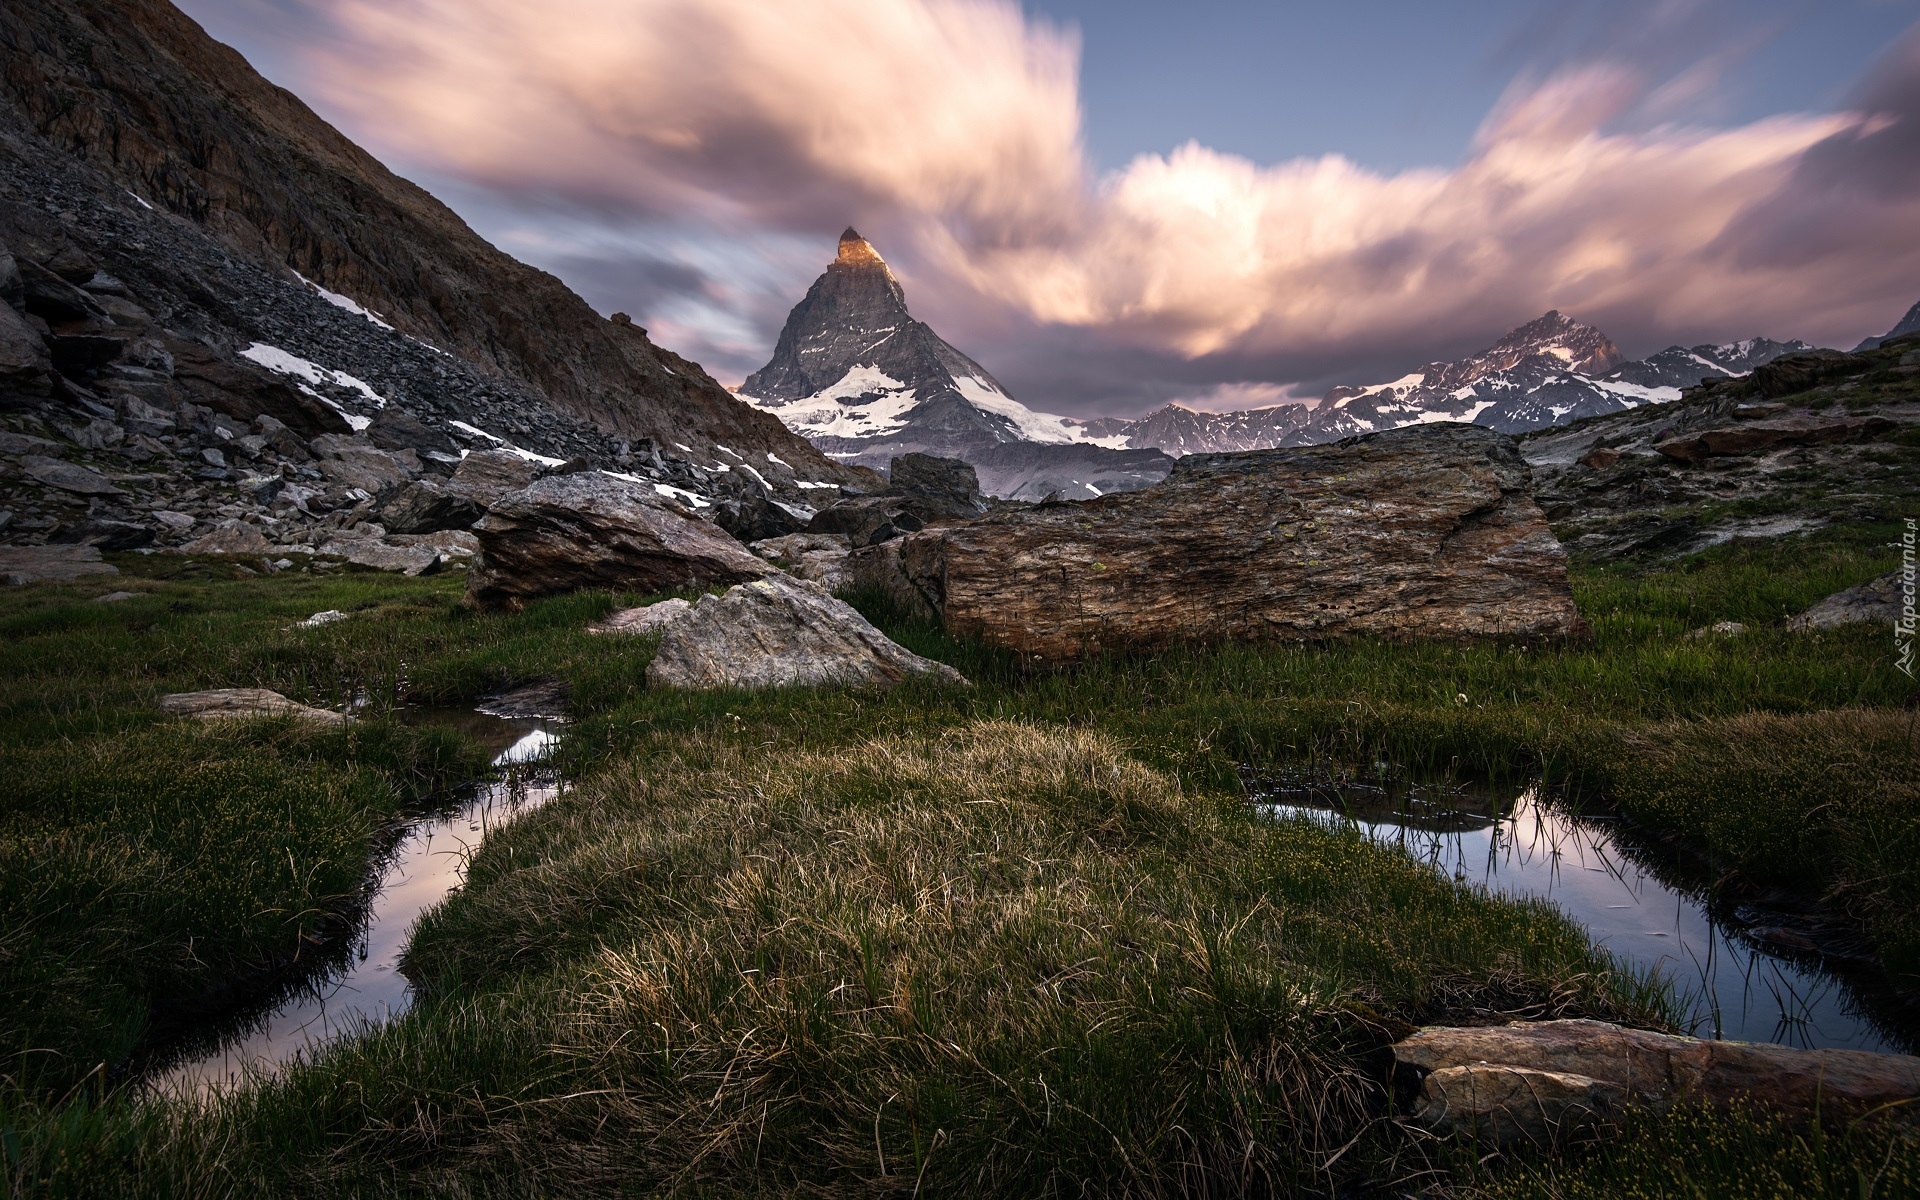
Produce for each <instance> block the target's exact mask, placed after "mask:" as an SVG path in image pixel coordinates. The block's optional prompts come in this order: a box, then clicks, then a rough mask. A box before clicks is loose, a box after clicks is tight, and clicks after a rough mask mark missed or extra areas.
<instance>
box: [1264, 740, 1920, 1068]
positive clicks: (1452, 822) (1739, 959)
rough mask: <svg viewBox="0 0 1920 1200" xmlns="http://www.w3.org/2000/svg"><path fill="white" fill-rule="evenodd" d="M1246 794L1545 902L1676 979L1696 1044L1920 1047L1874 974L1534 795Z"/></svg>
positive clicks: (1289, 788) (1305, 789)
mask: <svg viewBox="0 0 1920 1200" xmlns="http://www.w3.org/2000/svg"><path fill="white" fill-rule="evenodd" d="M1252 790H1253V794H1254V797H1255V801H1256V803H1258V804H1259V805H1260V807H1261V808H1262V809H1263V810H1264V811H1265V812H1267V813H1269V814H1271V815H1273V816H1279V817H1285V816H1303V817H1306V818H1308V819H1311V820H1316V821H1322V822H1326V823H1330V824H1338V825H1348V826H1351V827H1353V828H1356V829H1358V830H1360V831H1361V832H1363V833H1364V834H1366V835H1367V836H1368V837H1369V838H1372V839H1373V840H1375V841H1377V842H1382V843H1386V844H1389V845H1394V846H1399V847H1403V848H1404V849H1405V850H1406V851H1407V852H1408V853H1410V854H1412V855H1413V857H1414V858H1416V859H1418V860H1419V861H1421V862H1424V863H1427V864H1429V865H1431V866H1432V867H1433V868H1434V869H1435V870H1436V871H1439V872H1440V873H1441V874H1442V875H1445V876H1447V877H1448V878H1450V879H1454V880H1457V881H1459V882H1462V883H1469V884H1474V885H1477V886H1480V887H1483V888H1485V889H1486V890H1487V891H1489V892H1491V893H1493V894H1495V895H1500V896H1510V897H1515V898H1521V897H1534V898H1539V899H1543V900H1547V901H1551V902H1552V903H1553V904H1555V905H1556V906H1558V907H1559V909H1560V911H1561V912H1563V913H1565V914H1566V915H1567V916H1568V917H1570V918H1572V919H1573V920H1574V921H1576V922H1578V923H1579V924H1581V925H1582V926H1584V927H1585V928H1586V930H1587V932H1588V934H1589V936H1591V937H1592V939H1593V941H1594V942H1595V943H1596V944H1598V945H1600V946H1603V947H1605V948H1606V949H1607V950H1609V951H1611V952H1612V953H1613V955H1614V956H1615V957H1616V958H1617V959H1619V960H1620V961H1621V962H1622V963H1624V964H1626V965H1628V966H1631V967H1633V968H1636V969H1638V970H1641V971H1646V972H1655V973H1658V974H1659V975H1660V976H1661V977H1662V978H1664V979H1665V980H1667V981H1668V982H1669V983H1671V984H1672V985H1673V988H1674V992H1675V994H1676V995H1677V996H1678V997H1679V999H1680V1000H1681V1002H1682V1004H1683V1007H1684V1009H1685V1011H1686V1014H1687V1017H1686V1024H1687V1025H1688V1027H1689V1028H1690V1030H1691V1032H1692V1033H1694V1034H1695V1035H1696V1036H1699V1037H1707V1038H1725V1039H1728V1040H1733V1041H1745V1042H1779V1043H1782V1044H1785V1045H1791V1046H1798V1047H1804V1048H1810V1049H1827V1048H1833V1049H1849V1050H1877V1051H1888V1052H1894V1053H1900V1054H1912V1053H1915V1052H1916V1050H1917V1049H1920V1038H1917V1037H1916V1036H1915V1033H1916V1030H1915V1028H1914V1022H1913V1015H1912V1012H1911V1010H1910V1009H1908V1007H1907V1006H1906V1005H1903V1004H1902V1003H1901V1002H1900V1001H1899V1000H1897V999H1895V998H1894V997H1892V996H1891V995H1890V994H1889V993H1888V990H1887V989H1886V987H1885V984H1884V982H1883V976H1882V974H1881V973H1880V972H1879V971H1878V970H1877V968H1874V967H1872V966H1868V965H1856V966H1853V967H1851V968H1849V967H1848V965H1847V964H1846V963H1844V962H1836V961H1835V960H1833V959H1831V958H1822V956H1821V955H1820V954H1818V953H1811V952H1809V953H1791V952H1789V953H1775V952H1773V951H1772V949H1771V948H1769V947H1767V946H1766V945H1765V944H1764V941H1763V939H1764V938H1765V937H1768V936H1772V937H1774V938H1775V939H1776V940H1782V941H1787V942H1789V943H1791V942H1792V941H1793V940H1794V938H1795V937H1796V936H1797V935H1796V934H1794V933H1792V932H1791V931H1788V930H1781V929H1779V928H1777V923H1775V922H1772V921H1770V920H1769V917H1770V915H1771V914H1768V913H1767V912H1766V910H1759V911H1758V912H1756V911H1755V910H1752V909H1744V908H1743V909H1736V910H1735V912H1736V913H1738V914H1741V915H1742V916H1749V917H1753V918H1754V919H1753V920H1752V921H1751V922H1749V923H1748V924H1747V925H1745V926H1742V925H1740V924H1738V923H1732V922H1727V921H1724V920H1722V919H1721V918H1720V917H1719V916H1716V915H1715V913H1714V912H1713V910H1712V909H1711V908H1710V907H1709V906H1708V905H1707V904H1706V903H1705V897H1704V894H1703V893H1701V892H1697V891H1694V890H1690V889H1688V888H1686V887H1685V886H1684V885H1682V886H1674V884H1673V883H1672V882H1669V880H1671V879H1673V878H1674V876H1675V875H1676V872H1673V871H1662V872H1658V873H1656V870H1657V868H1656V865H1655V864H1654V863H1653V862H1652V861H1651V857H1652V856H1650V855H1642V854H1640V853H1638V852H1637V851H1636V850H1635V849H1634V848H1633V847H1630V846H1628V845H1626V844H1624V843H1623V841H1622V840H1621V838H1620V837H1618V836H1616V830H1617V828H1618V823H1617V822H1614V821H1606V820H1595V819H1589V818H1583V817H1575V816H1573V815H1572V814H1569V813H1567V812H1566V811H1564V810H1563V809H1561V808H1559V807H1557V806H1555V805H1553V804H1551V803H1547V802H1544V801H1542V799H1541V797H1540V795H1539V792H1538V790H1537V789H1535V788H1528V789H1526V790H1524V791H1522V792H1520V793H1519V794H1518V795H1515V796H1511V797H1500V796H1498V795H1496V794H1494V793H1491V792H1488V791H1485V790H1483V789H1482V790H1475V789H1462V788H1455V787H1447V788H1427V787H1421V786H1419V785H1408V784H1394V785H1391V786H1375V785H1371V784H1366V783H1354V782H1352V781H1348V780H1340V781H1338V782H1337V783H1336V782H1333V781H1331V780H1329V779H1328V777H1326V776H1324V775H1321V776H1319V777H1317V778H1312V777H1307V776H1304V775H1292V776H1283V777H1281V778H1280V779H1279V780H1277V781H1276V780H1271V779H1269V780H1256V781H1254V786H1253V788H1252ZM1663 876H1664V877H1665V878H1663ZM1786 919H1788V920H1792V919H1793V918H1791V917H1788V918H1786ZM1811 948H1812V947H1811V946H1808V947H1807V949H1809V950H1811Z"/></svg>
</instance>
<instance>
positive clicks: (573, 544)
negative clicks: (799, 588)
mask: <svg viewBox="0 0 1920 1200" xmlns="http://www.w3.org/2000/svg"><path fill="white" fill-rule="evenodd" d="M474 532H475V533H476V534H478V535H479V538H480V551H479V553H478V554H477V555H476V556H475V558H474V562H473V567H472V569H471V571H470V573H469V575H468V581H467V602H468V603H470V604H472V605H475V606H477V607H480V608H518V607H519V606H521V605H522V604H524V603H525V602H527V601H528V600H532V599H534V598H536V597H539V596H546V595H552V594H554V593H557V592H571V591H577V590H579V589H581V588H608V589H612V590H615V591H627V592H642V593H648V592H669V591H678V590H680V589H683V588H701V587H710V586H712V585H714V584H731V583H740V582H743V581H745V580H749V579H758V578H760V577H761V576H764V575H766V574H768V573H770V572H771V571H772V570H773V569H774V568H772V567H771V566H769V565H768V564H767V563H765V562H763V561H762V560H760V559H759V558H756V557H754V556H753V555H752V554H750V553H748V551H747V548H746V547H745V546H742V545H741V544H740V543H738V542H736V541H734V540H733V539H732V538H731V537H729V536H727V534H726V533H725V532H724V531H722V530H721V529H719V528H718V527H716V526H715V525H713V524H712V523H710V522H707V521H703V520H701V519H699V518H698V517H696V516H694V515H693V514H692V513H690V512H689V511H687V510H686V509H684V508H682V507H681V506H679V505H678V504H675V503H673V502H671V501H669V500H667V499H665V498H663V497H661V496H660V495H659V494H658V493H657V492H656V491H655V490H654V489H653V488H652V487H651V486H649V485H646V484H640V483H633V482H630V481H628V480H624V479H616V478H614V477H613V476H610V475H607V474H605V473H602V472H598V471H587V472H581V473H578V474H573V475H555V476H549V477H548V478H546V479H541V480H537V481H536V482H534V483H533V484H532V485H531V486H529V487H526V488H523V489H522V490H520V491H517V492H511V493H509V494H507V495H505V496H502V497H501V498H500V499H499V500H498V501H497V502H495V503H494V505H493V506H492V507H491V508H489V509H488V510H487V515H486V516H484V517H482V518H481V519H480V521H479V522H478V523H477V524H475V526H474Z"/></svg>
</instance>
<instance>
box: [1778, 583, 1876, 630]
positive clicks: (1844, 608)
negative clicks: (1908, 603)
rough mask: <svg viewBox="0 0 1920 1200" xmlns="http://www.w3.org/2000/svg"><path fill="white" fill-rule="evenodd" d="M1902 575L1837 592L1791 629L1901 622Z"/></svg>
mask: <svg viewBox="0 0 1920 1200" xmlns="http://www.w3.org/2000/svg"><path fill="white" fill-rule="evenodd" d="M1900 583H1901V573H1900V572H1899V571H1889V572H1887V573H1886V574H1885V575H1882V576H1881V577H1880V578H1878V579H1870V580H1868V581H1867V582H1865V583H1863V584H1861V585H1860V586H1859V587H1850V588H1848V589H1846V590H1845V591H1843V592H1835V593H1834V594H1833V595H1831V596H1828V597H1827V598H1826V599H1825V600H1822V601H1821V602H1820V603H1818V604H1816V605H1814V606H1813V607H1812V608H1809V609H1808V610H1807V611H1805V612H1803V613H1800V614H1798V615H1796V616H1794V617H1791V618H1789V619H1788V621H1787V628H1788V629H1799V630H1807V629H1835V628H1838V627H1839V626H1842V625H1891V624H1893V623H1894V622H1895V621H1897V620H1899V619H1900V610H1901V608H1902V607H1903V597H1902V595H1901V592H1900Z"/></svg>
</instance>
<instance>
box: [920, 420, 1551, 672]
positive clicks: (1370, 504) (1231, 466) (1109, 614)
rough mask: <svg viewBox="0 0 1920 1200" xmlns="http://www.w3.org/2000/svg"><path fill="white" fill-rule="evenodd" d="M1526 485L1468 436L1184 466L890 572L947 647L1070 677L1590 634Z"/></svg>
mask: <svg viewBox="0 0 1920 1200" xmlns="http://www.w3.org/2000/svg"><path fill="white" fill-rule="evenodd" d="M1530 485H1531V475H1530V472H1529V471H1528V468H1527V465H1526V463H1525V462H1524V461H1522V459H1521V458H1520V455H1519V453H1518V451H1517V450H1516V449H1515V446H1514V442H1513V439H1512V438H1510V437H1508V436H1506V435H1505V434H1501V433H1496V432H1494V431H1493V430H1490V429H1484V428H1481V427H1479V426H1475V425H1464V424H1435V425H1419V426H1412V427H1409V428H1406V429H1396V430H1391V431H1388V432H1385V433H1378V434H1372V435H1369V436H1366V437H1361V438H1354V439H1349V440H1348V441H1345V442H1340V443H1336V444H1333V445H1324V446H1310V447H1301V448H1297V449H1281V450H1259V451H1250V452H1244V453H1234V454H1196V455H1188V456H1187V457H1185V458H1183V459H1181V460H1180V461H1179V463H1178V464H1177V465H1176V466H1175V467H1174V469H1173V473H1172V474H1171V475H1170V476H1169V477H1168V478H1167V480H1166V481H1165V482H1164V483H1161V484H1159V485H1157V486H1155V487H1151V488H1148V489H1146V490H1143V491H1138V492H1127V493H1122V494H1118V495H1111V496H1102V497H1100V498H1098V499H1094V500H1085V501H1077V502H1066V503H1052V504H1041V505H1038V506H1035V507H1031V508H1019V509H1007V510H1002V511H997V512H994V513H991V514H989V515H987V516H983V517H980V518H978V519H976V520H973V521H970V522H968V523H966V524H962V525H954V526H950V527H946V528H941V529H935V530H928V531H927V532H925V533H920V534H915V535H912V536H910V537H909V538H907V539H906V541H905V543H904V544H903V545H902V546H901V547H900V550H899V553H900V563H901V572H902V574H903V575H904V577H905V580H906V582H907V583H908V584H910V585H911V586H912V588H913V589H914V590H915V591H917V592H919V593H920V594H921V595H923V596H924V597H926V599H927V601H928V603H929V604H930V605H931V607H932V608H933V610H934V611H935V612H937V613H938V614H939V615H940V619H941V620H942V622H943V623H944V624H945V625H946V627H947V628H948V629H949V630H951V631H953V632H956V633H961V634H973V635H978V636H981V637H984V638H985V639H987V640H988V641H991V642H994V643H996V644H998V645H1002V646H1007V647H1011V648H1013V649H1016V650H1018V651H1020V652H1021V653H1023V654H1028V655H1033V656H1036V657H1039V658H1045V659H1052V660H1061V661H1064V660H1072V659H1076V658H1078V657H1080V656H1082V655H1084V654H1086V653H1089V652H1093V651H1100V650H1121V649H1140V648H1152V647H1158V646H1165V645H1169V644H1172V643H1175V642H1182V641H1219V640H1228V639H1232V640H1271V639H1278V638H1288V639H1295V638H1299V639H1304V638H1336V637H1356V636H1379V637H1398V638H1405V637H1449V638H1465V637H1490V636H1499V637H1510V638H1534V637H1563V636H1567V635H1571V634H1576V633H1580V632H1583V631H1584V629H1585V626H1584V623H1583V622H1582V621H1581V620H1580V615H1579V613H1578V611H1577V610H1576V609H1575V607H1574V603H1573V594H1572V591H1571V589H1570V587H1569V585H1568V582H1567V560H1566V552H1565V551H1564V550H1563V549H1562V548H1561V546H1560V543H1559V542H1558V541H1557V540H1556V539H1555V538H1554V536H1553V533H1552V532H1551V531H1550V530H1549V529H1548V528H1547V524H1546V519H1545V517H1544V516H1543V515H1542V514H1541V511H1540V509H1539V507H1538V506H1537V505H1536V504H1535V503H1534V501H1533V497H1532V494H1531V491H1530Z"/></svg>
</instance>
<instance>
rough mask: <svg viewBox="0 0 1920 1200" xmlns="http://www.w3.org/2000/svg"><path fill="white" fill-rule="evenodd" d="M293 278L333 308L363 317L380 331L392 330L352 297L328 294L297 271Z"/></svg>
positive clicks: (378, 316)
mask: <svg viewBox="0 0 1920 1200" xmlns="http://www.w3.org/2000/svg"><path fill="white" fill-rule="evenodd" d="M293 277H294V278H295V279H298V280H299V281H300V282H301V283H304V284H306V285H307V286H308V287H310V288H312V289H313V290H314V291H316V292H318V293H319V294H320V298H321V299H322V300H325V301H326V302H327V303H328V304H331V305H333V306H334V307H335V308H344V309H346V310H347V311H348V312H350V313H352V314H353V315H355V316H357V317H365V318H366V319H367V320H369V321H372V322H373V323H374V324H375V325H378V326H379V327H380V328H382V329H392V328H393V326H391V325H389V324H387V323H386V321H384V320H382V319H381V317H380V314H379V313H377V312H374V311H373V310H372V309H370V308H368V307H366V306H365V305H363V304H361V303H360V302H359V301H358V300H355V299H354V298H353V297H352V296H343V295H341V294H340V293H339V292H330V291H328V290H327V289H326V288H323V287H321V286H320V285H319V284H317V283H315V282H314V281H313V280H311V279H308V278H307V277H306V276H305V275H302V274H301V273H300V272H298V271H295V272H294V273H293Z"/></svg>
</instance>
